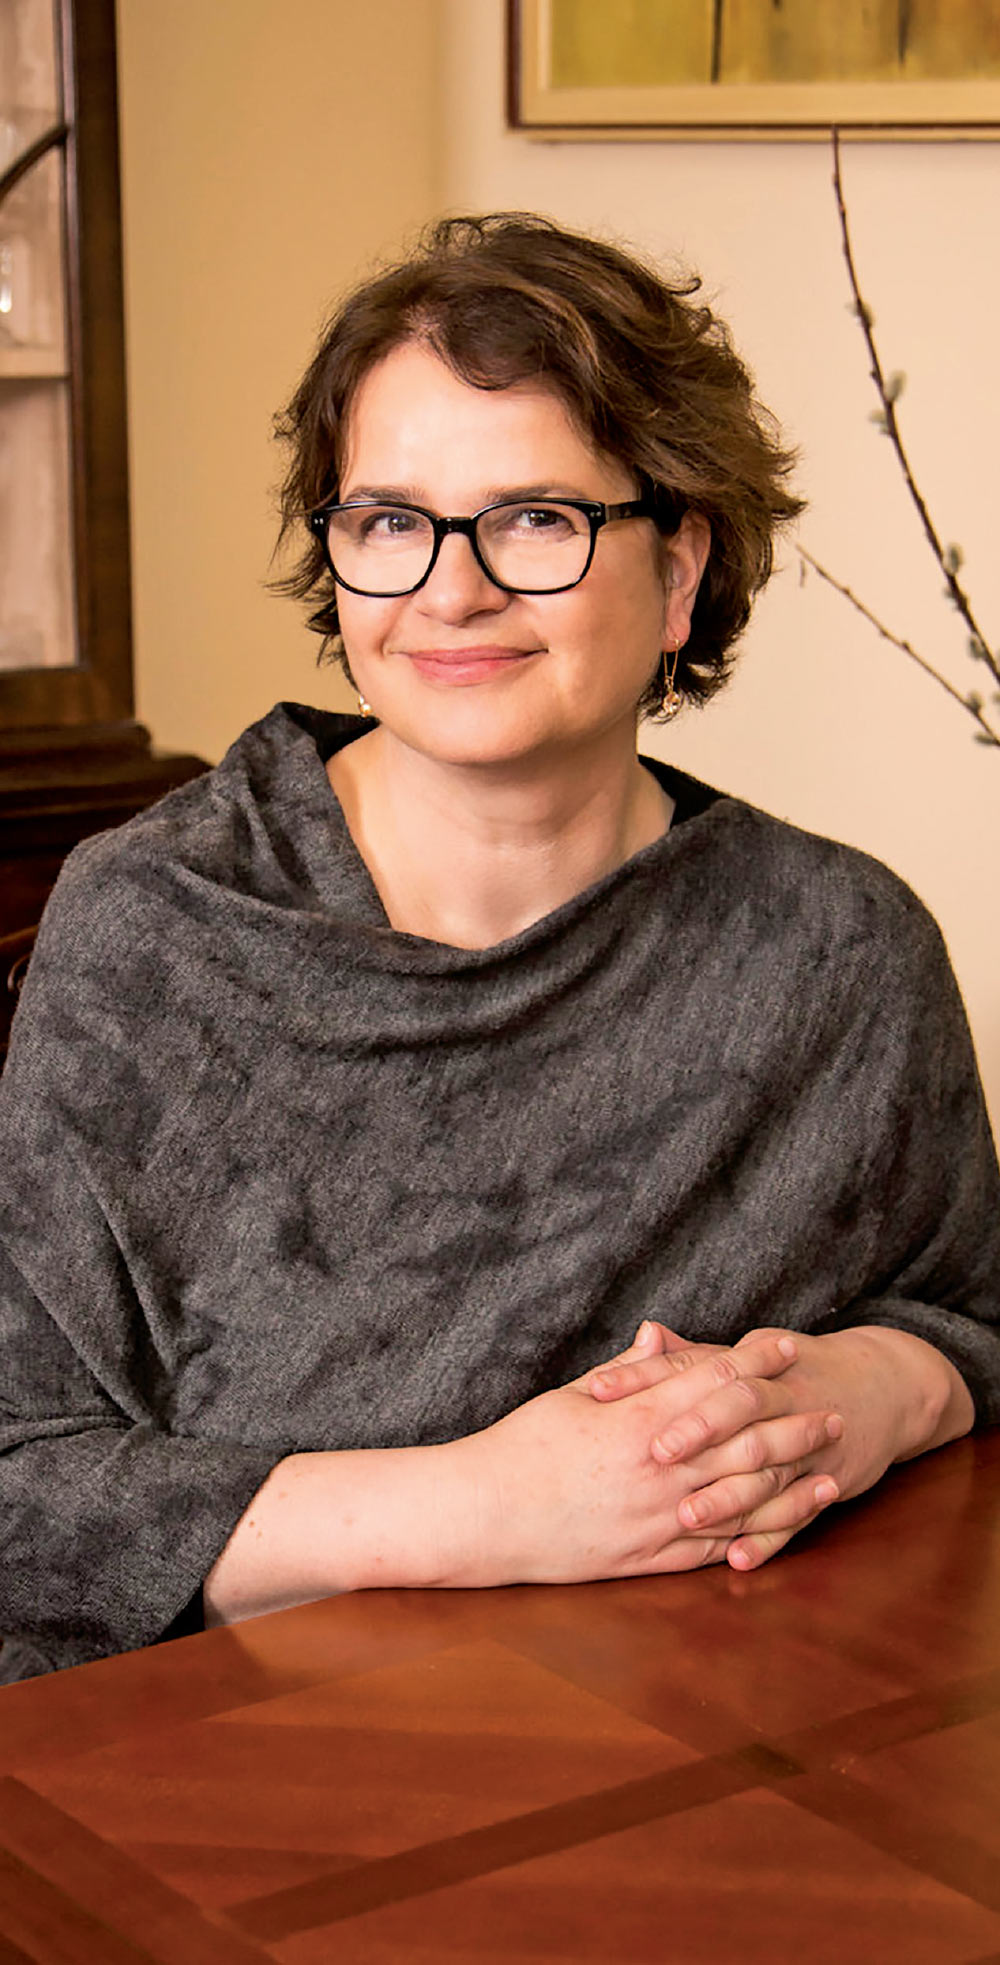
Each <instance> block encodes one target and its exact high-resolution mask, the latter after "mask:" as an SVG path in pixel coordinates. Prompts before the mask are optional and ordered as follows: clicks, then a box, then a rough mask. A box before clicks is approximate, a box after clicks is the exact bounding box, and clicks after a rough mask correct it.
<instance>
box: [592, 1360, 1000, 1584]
mask: <svg viewBox="0 0 1000 1965" xmlns="http://www.w3.org/2000/svg"><path fill="white" fill-rule="evenodd" d="M654 1332H655V1335H654V1337H653V1338H652V1339H651V1338H650V1337H649V1336H648V1335H646V1336H645V1338H644V1340H643V1341H642V1342H641V1344H640V1345H639V1346H638V1347H633V1350H632V1352H631V1353H629V1354H626V1356H624V1357H623V1358H622V1359H621V1360H620V1361H616V1363H615V1364H614V1365H613V1366H612V1367H610V1368H609V1369H607V1370H604V1371H601V1372H598V1373H596V1374H592V1376H591V1393H592V1396H594V1397H596V1398H599V1399H602V1400H608V1399H621V1398H629V1397H635V1396H637V1395H639V1394H641V1392H642V1391H643V1389H644V1388H645V1387H646V1386H647V1385H648V1384H649V1383H650V1382H653V1381H657V1380H659V1379H660V1377H661V1375H662V1374H663V1373H664V1371H669V1375H670V1377H671V1379H674V1378H676V1374H677V1370H678V1366H679V1365H681V1368H682V1369H684V1367H685V1364H686V1367H687V1369H689V1370H693V1369H694V1367H695V1365H696V1364H700V1362H702V1361H703V1359H704V1356H705V1353H706V1351H708V1352H711V1351H713V1350H714V1347H712V1346H707V1347H706V1346H701V1345H687V1344H685V1343H684V1340H683V1339H680V1338H678V1336H677V1335H676V1333H674V1332H671V1331H667V1330H665V1329H664V1328H663V1327H662V1326H654ZM774 1334H776V1333H772V1335H774ZM762 1335H763V1333H762V1332H761V1331H751V1332H749V1333H748V1334H747V1336H746V1337H744V1338H741V1339H740V1341H739V1343H738V1344H737V1345H736V1347H735V1354H739V1353H740V1351H741V1350H742V1349H743V1348H744V1347H745V1346H750V1345H754V1346H755V1345H756V1344H757V1342H758V1341H759V1339H760V1337H761V1336H762ZM796 1341H797V1344H798V1347H799V1356H798V1358H797V1360H796V1362H795V1364H794V1365H792V1366H790V1367H789V1369H788V1371H787V1372H784V1373H783V1374H782V1375H781V1377H780V1378H776V1379H772V1380H769V1381H767V1382H765V1383H762V1384H761V1385H760V1387H759V1400H760V1403H759V1408H758V1411H757V1412H756V1413H755V1414H754V1415H753V1416H752V1417H750V1418H743V1419H742V1420H741V1417H740V1413H739V1407H738V1404H737V1402H736V1401H735V1399H734V1398H733V1396H732V1394H731V1391H730V1395H729V1396H728V1397H725V1398H724V1397H722V1396H721V1395H720V1394H719V1393H716V1392H713V1393H712V1394H711V1395H710V1396H709V1398H708V1399H703V1398H701V1397H700V1396H699V1397H697V1398H693V1399H692V1400H691V1401H689V1404H688V1407H687V1409H686V1411H685V1412H683V1413H682V1414H680V1415H679V1416H678V1417H677V1419H675V1420H674V1421H673V1422H672V1423H671V1424H670V1426H668V1427H667V1428H665V1429H663V1430H662V1431H661V1432H660V1433H659V1434H658V1435H657V1438H656V1440H655V1441H654V1443H653V1449H652V1450H653V1453H654V1456H655V1457H656V1458H657V1459H658V1460H661V1461H662V1462H663V1464H664V1465H667V1466H676V1465H693V1464H694V1462H695V1461H696V1460H699V1461H700V1460H701V1459H703V1457H704V1455H705V1452H706V1449H713V1448H714V1449H715V1450H720V1449H724V1450H725V1451H726V1452H727V1454H728V1455H729V1456H730V1459H729V1464H728V1465H727V1467H726V1469H725V1471H724V1473H723V1474H722V1476H721V1477H717V1478H716V1479H715V1480H714V1481H712V1482H710V1483H709V1484H707V1485H706V1486H705V1487H703V1488H701V1489H699V1490H696V1491H693V1492H692V1493H691V1494H690V1495H689V1496H687V1497H685V1499H684V1500H683V1501H682V1502H681V1503H680V1505H679V1509H678V1514H679V1519H680V1521H681V1523H682V1524H683V1526H684V1527H685V1528H686V1529H687V1531H688V1532H689V1533H690V1534H691V1535H692V1536H696V1537H698V1538H702V1537H705V1536H707V1535H710V1534H713V1533H715V1534H718V1533H719V1532H720V1528H721V1525H723V1524H725V1527H726V1528H728V1530H729V1532H730V1534H731V1537H732V1540H731V1543H730V1546H729V1548H728V1550H727V1560H728V1561H729V1562H730V1563H731V1565H732V1566H733V1567H734V1568H736V1569H753V1568H756V1567H757V1566H758V1565H759V1564H760V1563H762V1562H766V1561H767V1560H768V1558H769V1557H770V1556H772V1555H775V1554H776V1553H777V1551H778V1550H779V1549H781V1548H783V1547H784V1546H785V1544H786V1543H787V1542H788V1541H789V1540H790V1538H791V1536H792V1535H794V1534H795V1533H796V1532H797V1530H798V1529H800V1528H802V1527H803V1526H804V1525H805V1522H806V1521H808V1520H812V1519H813V1517H814V1515H815V1514H816V1513H818V1512H819V1509H820V1507H822V1506H824V1505H827V1504H828V1502H829V1501H831V1500H834V1499H836V1498H837V1497H838V1495H840V1496H843V1498H844V1499H847V1498H848V1497H849V1496H851V1495H855V1494H861V1493H863V1492H864V1491H865V1489H866V1488H869V1487H871V1486H873V1485H874V1483H875V1482H876V1481H878V1480H880V1479H881V1477H882V1475H883V1474H884V1473H885V1471H886V1469H887V1467H889V1466H891V1465H892V1464H893V1462H894V1461H897V1460H906V1459H909V1458H911V1457H912V1456H913V1455H915V1454H918V1453H923V1452H925V1451H927V1450H928V1449H929V1448H930V1447H933V1446H940V1445H942V1444H943V1443H944V1442H945V1441H946V1440H949V1439H956V1438H958V1437H959V1436H960V1435H961V1434H962V1433H964V1432H967V1431H968V1430H969V1427H970V1426H971V1424H972V1420H973V1416H974V1415H973V1408H972V1401H971V1398H970V1396H969V1393H968V1390H967V1388H966V1386H965V1384H964V1381H963V1380H962V1379H961V1377H960V1375H959V1373H958V1372H957V1371H956V1370H955V1368H954V1366H952V1365H951V1364H949V1363H948V1361H947V1359H945V1358H944V1357H942V1355H941V1353H940V1352H938V1351H936V1350H934V1348H933V1346H931V1345H929V1344H926V1343H925V1342H924V1341H923V1339H921V1338H917V1337H912V1336H910V1334H909V1333H908V1332H904V1331H896V1330H889V1329H885V1328H883V1327H882V1326H880V1325H866V1326H860V1327H858V1328H856V1329H853V1330H845V1331H837V1332H831V1333H829V1334H828V1335H826V1336H823V1337H811V1336H808V1335H807V1334H805V1333H797V1334H796ZM682 1361H683V1362H682ZM691 1383H692V1384H693V1380H692V1381H691ZM744 1396H745V1394H744ZM818 1411H825V1412H827V1413H828V1414H829V1415H831V1418H832V1417H833V1415H837V1416H839V1418H840V1420H841V1422H842V1423H841V1424H839V1425H838V1424H837V1423H836V1419H833V1423H832V1424H831V1423H829V1422H828V1423H827V1426H826V1428H825V1433H826V1437H825V1438H821V1439H820V1440H818V1441H817V1443H816V1445H815V1446H813V1447H810V1448H807V1449H805V1450H804V1451H803V1449H802V1445H801V1435H798V1434H796V1431H795V1424H794V1422H795V1421H796V1419H801V1418H803V1417H805V1416H807V1415H811V1414H815V1413H816V1412H818ZM760 1469H768V1470H769V1472H770V1476H771V1478H772V1480H773V1481H774V1491H773V1493H772V1495H771V1496H770V1497H769V1498H767V1499H765V1500H763V1501H760V1500H758V1499H757V1498H756V1493H757V1492H758V1491H759V1490H755V1489H754V1487H753V1485H752V1476H753V1475H754V1474H755V1473H756V1472H758V1470H760Z"/></svg>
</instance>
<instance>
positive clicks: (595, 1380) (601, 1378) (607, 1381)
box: [590, 1371, 614, 1392]
mask: <svg viewBox="0 0 1000 1965" xmlns="http://www.w3.org/2000/svg"><path fill="white" fill-rule="evenodd" d="M595 1388H596V1390H597V1391H599V1392H610V1391H612V1390H613V1389H614V1380H613V1378H612V1376H611V1373H610V1372H609V1371H595V1373H594V1375H593V1377H592V1378H591V1381H590V1389H591V1391H594V1390H595Z"/></svg>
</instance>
